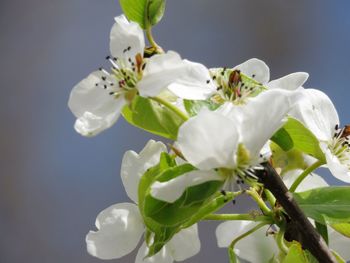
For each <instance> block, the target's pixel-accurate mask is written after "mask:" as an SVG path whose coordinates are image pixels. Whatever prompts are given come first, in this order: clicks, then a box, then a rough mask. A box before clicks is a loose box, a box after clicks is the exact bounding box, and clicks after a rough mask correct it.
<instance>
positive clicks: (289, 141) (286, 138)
mask: <svg viewBox="0 0 350 263" xmlns="http://www.w3.org/2000/svg"><path fill="white" fill-rule="evenodd" d="M271 140H272V141H273V142H275V143H276V144H278V145H279V146H280V147H281V148H282V149H283V150H284V151H289V150H291V149H297V150H299V151H302V152H303V153H306V154H308V155H310V156H313V157H315V158H316V159H318V160H320V161H325V157H324V154H323V152H322V150H321V148H320V145H319V141H318V139H317V138H316V137H315V135H314V134H313V133H312V132H311V131H309V130H308V129H307V128H306V127H305V126H304V125H303V124H302V123H301V122H300V121H298V120H296V119H294V118H288V121H287V122H286V124H284V126H283V127H282V128H281V129H279V130H278V131H277V132H276V133H275V134H274V135H273V136H272V138H271Z"/></svg>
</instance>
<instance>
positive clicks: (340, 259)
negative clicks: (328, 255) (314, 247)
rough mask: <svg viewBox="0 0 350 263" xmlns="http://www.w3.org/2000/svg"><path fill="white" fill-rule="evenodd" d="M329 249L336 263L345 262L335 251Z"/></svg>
mask: <svg viewBox="0 0 350 263" xmlns="http://www.w3.org/2000/svg"><path fill="white" fill-rule="evenodd" d="M331 251H332V254H333V255H334V257H335V259H336V260H337V262H338V263H346V261H345V260H344V259H343V258H342V257H341V256H340V255H339V254H338V253H337V252H336V251H334V250H331Z"/></svg>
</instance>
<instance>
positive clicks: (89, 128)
mask: <svg viewBox="0 0 350 263" xmlns="http://www.w3.org/2000/svg"><path fill="white" fill-rule="evenodd" d="M102 76H103V73H102V72H101V71H95V72H93V73H91V74H90V75H89V76H88V77H87V78H85V79H83V80H82V81H80V82H79V83H78V84H77V85H76V86H75V87H74V88H73V90H72V91H71V93H70V97H69V101H68V107H69V108H70V110H71V111H72V112H73V114H74V115H75V116H76V117H77V118H78V120H77V122H76V124H75V129H76V130H77V131H78V132H79V133H81V134H82V135H84V136H93V135H96V134H98V133H99V132H101V131H103V130H105V129H107V128H109V127H111V126H112V125H113V124H114V123H115V122H116V121H117V119H118V117H119V115H120V111H121V109H122V107H123V106H124V105H125V99H124V98H123V97H119V98H118V99H116V98H115V97H114V96H111V95H110V94H109V92H110V91H109V90H108V87H107V88H106V89H104V85H105V84H104V83H105V81H103V80H102V79H101V77H102ZM106 78H107V80H106V81H108V82H110V83H111V82H112V83H114V82H115V79H114V78H112V77H109V76H106ZM96 84H99V85H96Z"/></svg>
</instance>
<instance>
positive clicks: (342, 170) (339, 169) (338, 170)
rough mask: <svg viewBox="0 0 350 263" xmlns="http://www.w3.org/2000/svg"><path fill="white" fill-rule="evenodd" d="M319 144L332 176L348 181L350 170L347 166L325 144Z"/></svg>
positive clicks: (349, 179)
mask: <svg viewBox="0 0 350 263" xmlns="http://www.w3.org/2000/svg"><path fill="white" fill-rule="evenodd" d="M320 146H321V149H322V150H323V152H324V154H325V156H326V160H327V167H328V169H329V170H330V171H331V173H332V174H333V175H334V177H336V178H337V179H339V180H341V181H343V182H346V183H350V171H349V169H348V167H347V166H346V165H344V164H342V163H340V161H339V159H338V157H337V156H335V155H334V154H333V153H331V151H330V150H329V149H328V147H327V146H326V145H325V144H323V143H321V144H320Z"/></svg>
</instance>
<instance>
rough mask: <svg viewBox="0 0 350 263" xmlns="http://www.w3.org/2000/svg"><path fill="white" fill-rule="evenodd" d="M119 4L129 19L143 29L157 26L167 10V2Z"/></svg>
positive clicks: (142, 0)
mask: <svg viewBox="0 0 350 263" xmlns="http://www.w3.org/2000/svg"><path fill="white" fill-rule="evenodd" d="M119 3H120V6H121V8H122V10H123V12H124V14H125V15H126V16H127V18H128V19H129V20H132V21H135V22H137V23H138V24H139V25H140V26H141V28H143V29H146V28H147V26H148V25H155V24H157V23H158V22H159V21H160V20H161V19H162V17H163V14H164V10H165V0H119Z"/></svg>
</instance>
